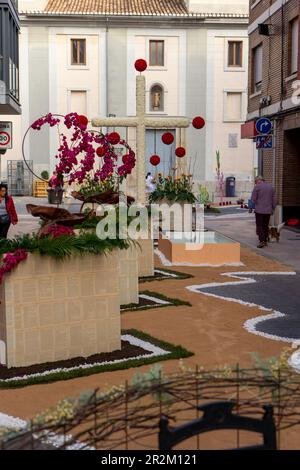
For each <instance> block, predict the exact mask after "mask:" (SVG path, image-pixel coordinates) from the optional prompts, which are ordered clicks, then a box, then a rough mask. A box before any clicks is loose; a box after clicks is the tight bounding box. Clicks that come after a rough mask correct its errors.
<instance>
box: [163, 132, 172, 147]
mask: <svg viewBox="0 0 300 470" xmlns="http://www.w3.org/2000/svg"><path fill="white" fill-rule="evenodd" d="M162 141H163V143H164V144H166V145H171V144H173V142H174V136H173V134H172V133H171V132H165V133H164V134H163V136H162Z"/></svg>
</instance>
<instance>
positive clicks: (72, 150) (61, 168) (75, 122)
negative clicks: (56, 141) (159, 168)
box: [31, 113, 136, 184]
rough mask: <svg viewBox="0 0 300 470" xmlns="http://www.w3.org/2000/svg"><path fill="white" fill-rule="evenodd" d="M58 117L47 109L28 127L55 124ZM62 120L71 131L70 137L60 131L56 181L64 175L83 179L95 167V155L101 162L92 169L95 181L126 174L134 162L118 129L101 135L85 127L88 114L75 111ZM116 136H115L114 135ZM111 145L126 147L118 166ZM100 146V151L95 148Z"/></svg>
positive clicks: (39, 127)
mask: <svg viewBox="0 0 300 470" xmlns="http://www.w3.org/2000/svg"><path fill="white" fill-rule="evenodd" d="M60 121H61V120H60V119H58V118H56V117H54V116H53V115H52V114H51V113H49V114H48V115H47V116H44V117H42V118H40V119H38V120H37V121H35V122H34V123H33V124H32V125H31V127H32V129H34V130H38V131H39V130H41V128H42V127H43V126H44V125H45V124H49V125H50V127H54V126H55V125H58V124H59V123H60ZM64 124H65V126H66V127H67V129H69V130H72V131H73V134H72V137H71V138H67V137H66V136H65V135H64V134H60V138H61V145H60V147H59V148H58V154H57V155H56V157H55V158H57V159H58V160H59V162H58V164H57V165H56V172H57V179H58V182H59V181H62V180H63V178H64V176H65V175H66V176H68V181H69V184H72V183H75V182H77V183H79V184H81V183H83V182H84V181H85V179H86V177H87V176H88V174H89V173H90V172H91V171H92V170H93V169H94V167H95V161H96V157H97V159H99V160H100V162H101V168H100V169H99V170H97V171H96V172H95V173H94V180H95V182H98V181H105V180H107V179H108V178H111V177H113V176H117V177H118V178H119V179H120V182H121V181H122V180H123V179H124V178H126V176H127V175H129V174H131V172H132V170H133V168H134V167H135V163H136V158H135V153H134V152H133V150H132V149H131V148H130V147H129V145H128V144H127V143H126V142H125V141H124V140H121V139H120V136H119V135H118V134H117V133H112V134H106V135H103V134H99V133H97V132H96V131H92V130H91V131H88V130H87V126H88V120H87V118H86V117H85V116H79V115H78V114H77V113H70V114H67V115H66V116H64ZM113 134H114V135H113ZM112 135H113V137H114V138H113V139H112ZM117 136H118V138H116V137H117ZM114 145H120V146H124V147H125V148H126V150H127V156H126V157H127V158H126V160H125V161H123V164H122V165H121V166H119V167H118V155H117V154H116V152H115V148H114ZM99 146H100V147H101V152H100V151H98V150H99ZM80 155H83V157H82V158H80ZM78 167H79V168H78Z"/></svg>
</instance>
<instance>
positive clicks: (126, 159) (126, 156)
mask: <svg viewBox="0 0 300 470" xmlns="http://www.w3.org/2000/svg"><path fill="white" fill-rule="evenodd" d="M128 157H129V155H128V154H126V155H123V157H122V162H123V163H124V165H126V163H127V161H128Z"/></svg>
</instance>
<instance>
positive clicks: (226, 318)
mask: <svg viewBox="0 0 300 470" xmlns="http://www.w3.org/2000/svg"><path fill="white" fill-rule="evenodd" d="M242 261H243V263H244V264H245V266H243V267H240V268H226V269H224V268H214V269H213V268H180V269H179V270H180V271H184V272H188V273H190V274H193V275H194V279H187V280H166V281H161V282H152V283H148V284H142V285H141V289H143V290H146V289H148V290H151V291H155V292H160V293H162V294H165V295H168V296H170V297H176V298H180V299H184V300H188V301H189V302H190V303H191V304H192V307H177V308H175V307H170V308H162V309H156V310H147V311H144V312H130V313H126V314H124V315H123V316H122V326H123V328H124V329H127V328H136V329H138V330H142V331H144V332H146V333H149V334H151V335H153V336H155V337H157V338H160V339H163V340H165V341H168V342H171V343H173V344H175V343H176V344H181V345H182V346H184V347H186V348H187V349H189V350H190V351H192V352H194V353H195V356H194V357H191V358H190V359H186V360H185V363H186V364H187V365H189V366H196V365H200V366H205V367H206V368H213V367H215V366H218V365H225V364H229V365H233V364H236V363H239V364H240V366H241V367H243V366H249V365H251V364H252V361H251V358H250V353H251V352H254V351H256V352H258V353H259V354H260V355H261V356H263V357H270V356H273V355H279V354H280V352H281V351H282V349H283V348H284V347H285V346H286V345H285V344H284V343H281V342H278V341H272V340H267V339H265V338H262V337H259V336H256V335H252V334H250V333H248V332H247V331H246V330H244V328H243V324H244V322H245V321H246V320H247V319H248V318H252V317H254V316H255V315H256V314H257V315H261V312H260V311H259V310H258V309H256V308H254V309H253V308H249V307H246V306H241V305H238V304H236V303H229V302H226V301H223V300H219V299H214V298H209V297H206V296H203V295H199V294H196V293H195V294H194V293H191V292H189V291H188V290H187V289H186V286H189V285H194V284H202V283H207V282H213V281H216V282H221V281H224V282H225V281H228V278H225V279H224V277H221V276H220V274H221V273H223V272H229V271H291V270H292V269H291V268H290V267H288V266H284V265H282V264H279V263H278V262H274V261H271V260H268V259H266V258H264V257H262V256H259V255H258V254H256V253H254V252H252V251H250V250H248V249H242ZM158 265H159V262H158V260H157V266H158ZM161 364H163V367H164V370H165V371H166V372H168V371H172V372H173V371H177V370H178V361H167V362H164V363H161ZM148 368H149V366H147V367H142V368H140V369H139V370H141V371H143V370H147V369H148ZM135 372H136V370H135V369H130V370H126V371H119V372H118V371H116V372H109V373H103V374H98V375H93V376H91V377H86V378H80V379H75V380H70V381H65V382H57V383H52V384H46V385H34V386H30V387H25V388H23V389H17V390H0V403H1V405H0V411H1V412H3V413H7V414H9V415H13V416H18V417H21V418H26V419H27V418H30V417H32V416H34V415H35V414H37V413H39V412H41V411H42V410H43V409H45V408H47V407H49V406H52V405H55V404H56V403H57V402H58V401H59V400H61V399H63V398H65V397H67V396H74V395H78V394H80V393H82V392H83V391H85V390H90V389H94V388H98V387H100V388H102V387H105V386H108V385H109V386H111V385H113V384H120V383H123V382H124V381H125V380H130V379H131V377H132V376H133V375H134V374H135Z"/></svg>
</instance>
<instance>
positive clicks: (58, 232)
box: [43, 224, 75, 238]
mask: <svg viewBox="0 0 300 470" xmlns="http://www.w3.org/2000/svg"><path fill="white" fill-rule="evenodd" d="M43 235H44V236H51V237H53V238H57V237H62V236H64V235H70V236H71V235H75V232H74V230H73V229H72V228H71V227H64V226H63V225H56V224H51V225H49V226H48V227H46V228H45V230H44V231H43Z"/></svg>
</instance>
